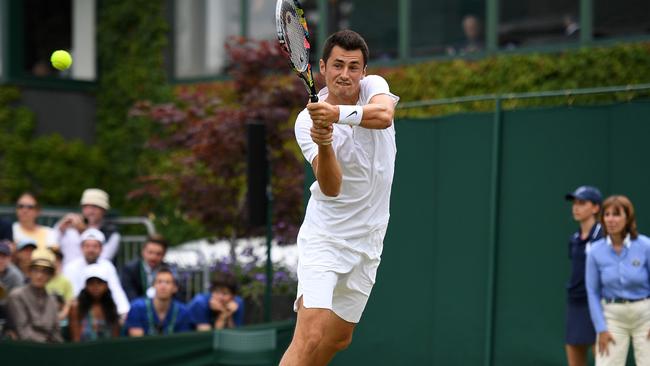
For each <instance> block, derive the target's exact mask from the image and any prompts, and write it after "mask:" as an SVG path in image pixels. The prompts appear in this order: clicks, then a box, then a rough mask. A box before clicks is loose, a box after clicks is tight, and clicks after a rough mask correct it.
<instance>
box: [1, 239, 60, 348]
mask: <svg viewBox="0 0 650 366" xmlns="http://www.w3.org/2000/svg"><path fill="white" fill-rule="evenodd" d="M53 275H54V255H53V254H52V253H51V252H50V251H48V250H37V251H35V252H34V255H33V258H32V262H31V266H30V271H29V284H28V285H25V286H23V287H20V288H17V289H15V290H13V291H12V292H11V294H10V295H9V318H10V319H11V321H12V325H13V326H12V330H13V331H14V332H15V335H16V338H17V339H20V340H29V341H34V342H52V343H54V342H56V343H58V342H62V341H63V338H62V337H61V332H60V330H59V320H58V317H57V313H58V311H57V308H58V306H57V303H56V299H55V298H54V296H52V295H50V294H48V293H47V291H45V285H46V284H47V281H49V280H50V279H51V278H52V276H53Z"/></svg>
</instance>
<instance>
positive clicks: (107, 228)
mask: <svg viewBox="0 0 650 366" xmlns="http://www.w3.org/2000/svg"><path fill="white" fill-rule="evenodd" d="M109 208H110V205H109V202H108V193H106V192H104V191H102V190H101V189H96V188H89V189H86V190H85V191H84V192H83V194H82V195H81V215H79V214H76V213H69V214H67V215H65V216H63V218H62V219H61V220H59V222H58V223H57V224H56V225H55V226H54V227H55V232H56V233H57V234H58V238H57V239H58V243H59V244H60V245H61V251H62V252H63V266H65V265H66V264H68V263H69V262H71V261H73V260H75V259H77V258H81V257H82V253H81V250H80V249H81V246H80V245H79V244H80V243H81V237H80V235H81V233H82V232H84V230H85V229H86V228H94V229H98V230H100V231H101V232H102V233H103V234H104V237H105V238H106V242H105V244H104V248H103V249H102V254H101V258H103V259H107V260H109V261H112V260H113V258H114V257H115V254H116V253H117V251H118V249H119V246H120V233H118V232H117V228H116V227H115V225H113V224H111V223H110V222H108V221H106V219H105V216H106V211H108V209H109Z"/></svg>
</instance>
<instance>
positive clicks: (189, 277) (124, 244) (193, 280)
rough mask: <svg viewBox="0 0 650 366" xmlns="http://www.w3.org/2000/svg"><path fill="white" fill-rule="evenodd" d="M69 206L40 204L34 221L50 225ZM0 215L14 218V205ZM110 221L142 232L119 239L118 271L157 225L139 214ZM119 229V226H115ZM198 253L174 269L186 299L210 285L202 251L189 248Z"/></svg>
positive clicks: (138, 255)
mask: <svg viewBox="0 0 650 366" xmlns="http://www.w3.org/2000/svg"><path fill="white" fill-rule="evenodd" d="M71 211H72V210H68V209H64V208H43V209H41V212H40V214H39V217H38V219H37V222H38V223H39V224H40V225H44V226H49V227H53V226H54V225H55V224H56V223H57V222H58V221H59V220H60V219H61V218H62V217H63V216H64V215H65V214H67V213H68V212H71ZM0 217H4V218H7V219H9V220H11V221H15V219H16V217H15V208H14V207H12V206H0ZM109 221H110V222H111V223H112V224H114V225H116V226H117V227H118V228H126V227H128V226H131V227H133V226H136V227H140V228H141V229H144V230H142V231H143V232H144V234H124V235H122V237H121V239H120V247H119V250H118V252H117V254H116V256H115V258H114V262H115V266H116V268H117V269H118V271H119V270H120V269H121V268H122V267H123V266H124V265H125V264H126V263H128V262H130V261H132V260H133V259H136V258H139V257H140V252H141V251H142V246H143V245H144V243H145V242H146V240H147V237H148V236H149V235H152V234H155V233H156V228H155V226H154V224H153V222H152V221H151V220H149V219H148V218H146V217H140V216H116V217H110V218H109ZM118 231H122V230H118ZM190 252H192V253H193V254H195V255H196V256H198V260H197V265H195V266H192V267H179V268H177V269H176V272H177V274H178V277H179V278H178V281H179V285H180V287H181V289H182V294H181V295H182V296H183V300H185V301H189V300H190V299H191V298H192V297H193V296H194V295H196V294H197V293H200V292H203V291H206V290H207V288H208V287H209V278H210V273H209V263H208V262H207V258H205V256H204V255H203V253H202V252H201V251H198V250H190Z"/></svg>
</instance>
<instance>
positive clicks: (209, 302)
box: [189, 275, 244, 331]
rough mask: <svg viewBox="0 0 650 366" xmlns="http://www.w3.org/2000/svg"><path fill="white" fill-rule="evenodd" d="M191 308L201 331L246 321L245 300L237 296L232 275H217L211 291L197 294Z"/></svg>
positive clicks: (231, 326) (228, 326) (239, 324)
mask: <svg viewBox="0 0 650 366" xmlns="http://www.w3.org/2000/svg"><path fill="white" fill-rule="evenodd" d="M189 310H190V314H192V321H193V323H194V324H195V325H196V330H199V331H204V330H211V329H223V328H234V327H240V326H242V325H243V323H244V300H242V298H241V297H239V296H237V283H236V282H235V279H234V278H233V277H232V276H224V275H222V276H220V277H215V279H213V280H212V283H211V284H210V292H209V293H205V294H198V295H196V296H195V297H194V299H192V302H190V305H189Z"/></svg>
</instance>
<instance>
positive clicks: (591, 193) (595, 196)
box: [564, 186, 603, 205]
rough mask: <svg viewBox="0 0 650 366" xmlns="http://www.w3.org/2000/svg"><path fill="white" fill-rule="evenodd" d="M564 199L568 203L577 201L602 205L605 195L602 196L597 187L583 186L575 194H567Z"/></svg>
mask: <svg viewBox="0 0 650 366" xmlns="http://www.w3.org/2000/svg"><path fill="white" fill-rule="evenodd" d="M564 198H565V199H566V200H567V201H573V200H575V199H579V200H585V201H591V202H593V203H596V204H599V205H600V204H601V203H602V202H603V195H601V194H600V191H599V190H598V188H596V187H592V186H581V187H578V189H576V190H575V191H574V192H573V193H567V194H566V195H565V196H564Z"/></svg>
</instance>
